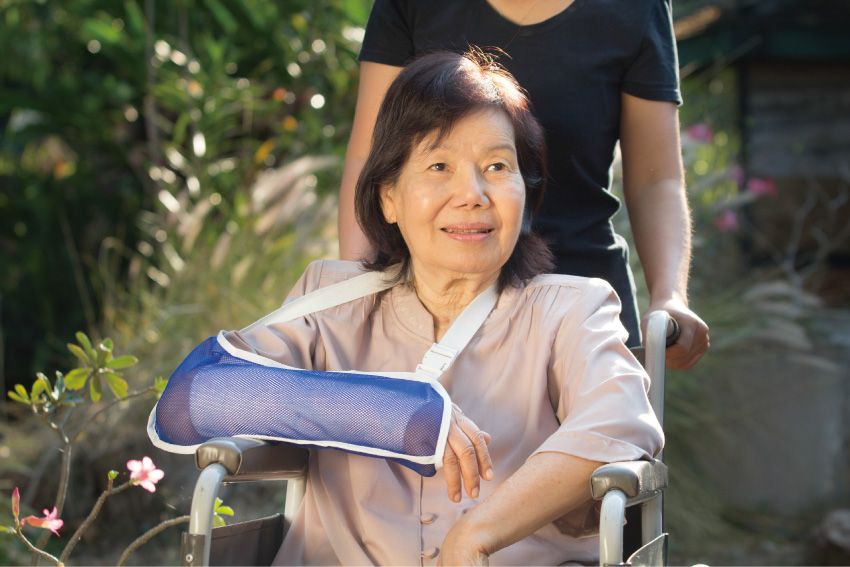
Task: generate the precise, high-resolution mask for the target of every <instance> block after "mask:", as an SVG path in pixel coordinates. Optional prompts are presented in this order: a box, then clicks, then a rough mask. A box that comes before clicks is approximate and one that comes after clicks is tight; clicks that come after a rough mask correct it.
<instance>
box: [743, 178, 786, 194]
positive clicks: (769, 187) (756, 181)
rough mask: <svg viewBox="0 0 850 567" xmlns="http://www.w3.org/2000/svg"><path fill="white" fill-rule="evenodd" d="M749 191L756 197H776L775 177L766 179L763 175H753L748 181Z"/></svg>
mask: <svg viewBox="0 0 850 567" xmlns="http://www.w3.org/2000/svg"><path fill="white" fill-rule="evenodd" d="M747 191H749V192H750V193H752V194H753V195H755V196H756V197H765V196H767V197H776V195H777V193H778V192H777V190H776V183H775V182H774V181H773V179H765V178H761V177H753V178H752V179H750V180H749V181H747Z"/></svg>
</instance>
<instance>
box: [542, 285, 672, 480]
mask: <svg viewBox="0 0 850 567" xmlns="http://www.w3.org/2000/svg"><path fill="white" fill-rule="evenodd" d="M576 309H582V310H583V311H584V313H582V314H580V315H579V316H577V317H568V318H565V319H564V323H563V324H562V326H561V328H560V329H559V331H558V334H557V336H556V338H555V342H554V344H553V349H552V358H551V362H550V369H549V372H550V376H549V384H550V388H549V394H550V400H551V401H552V404H553V408H555V413H556V415H557V417H558V421H559V422H560V424H561V425H560V427H559V428H558V430H557V431H555V432H554V433H553V434H552V435H550V436H549V438H548V439H546V440H545V441H544V442H543V444H542V445H541V446H540V447H539V448H538V449H537V450H536V451H535V454H536V453H542V452H559V453H567V454H570V455H574V456H577V457H581V458H583V459H587V460H591V461H600V462H604V463H610V462H616V461H628V460H636V459H646V458H649V457H651V456H653V455H655V454H657V453H658V452H659V451H660V450H661V447H662V446H663V444H664V434H663V432H662V430H661V426H660V424H659V423H658V420H657V419H656V417H655V413H654V412H653V411H652V406H651V405H650V403H649V399H648V398H647V394H646V392H647V390H648V388H649V377H648V376H647V374H646V372H645V371H644V369H643V367H642V366H641V365H640V363H639V362H638V361H637V360H636V359H635V357H634V356H633V355H632V354H631V352H630V351H629V349H628V347H626V345H625V344H624V341H625V338H626V336H627V334H626V330H625V329H624V328H623V326H622V324H621V323H620V319H619V313H620V300H619V298H618V297H617V295H616V293H615V292H614V290H613V289H612V288H611V286H610V285H609V284H608V283H606V282H604V281H602V280H591V281H590V283H589V284H588V286H587V289H586V290H585V291H584V293H583V295H582V298H581V300H580V301H579V302H578V303H577V306H576Z"/></svg>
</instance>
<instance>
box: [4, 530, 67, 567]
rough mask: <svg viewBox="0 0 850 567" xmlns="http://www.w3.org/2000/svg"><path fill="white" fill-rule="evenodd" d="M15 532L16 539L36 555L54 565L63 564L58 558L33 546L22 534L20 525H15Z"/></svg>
mask: <svg viewBox="0 0 850 567" xmlns="http://www.w3.org/2000/svg"><path fill="white" fill-rule="evenodd" d="M15 533H16V534H18V539H20V540H21V541H22V542H24V545H26V546H27V548H29V550H30V551H31V552H32V553H33V555H35V556H36V557H41V558H43V559H47V560H48V561H52V562H53V564H54V565H59V566H62V565H64V563H62V562H61V561H59V559H57V558H56V557H54V556H52V555H50V554H49V553H47V552H46V551H42V550H40V549H39V548H37V547H36V546H34V545H33V544H32V543H31V542H30V540H28V539H27V536H25V535H24V531H23V528H22V527H21V526H16V527H15ZM47 533H48V534H50V532H47Z"/></svg>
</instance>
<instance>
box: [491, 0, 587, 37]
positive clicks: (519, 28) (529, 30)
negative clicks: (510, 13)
mask: <svg viewBox="0 0 850 567" xmlns="http://www.w3.org/2000/svg"><path fill="white" fill-rule="evenodd" d="M480 2H481V4H482V6H481V7H482V9H483V10H484V12H485V13H487V14H488V15H489V16H490V17H491V18H492V19H493V20H495V21H497V22H499V24H500V25H502V26H503V27H505V28H507V29H509V30H511V31H512V32H513V33H515V34H516V35H517V36H528V35H533V34H535V33H539V32H543V31H546V30H548V29H550V28H553V27H555V26H557V25H559V24H560V23H561V22H563V21H564V20H565V19H567V18H569V17H570V15H571V14H572V13H573V12H575V10H576V9H577V8H578V7H579V5H581V4H583V3H584V0H573V3H572V4H570V5H569V6H567V7H566V8H564V9H563V10H561V11H560V12H558V13H557V14H555V15H554V16H552V17H550V18H548V19H546V20H543V21H542V22H537V23H536V24H529V25H517V24H516V22H514V21H512V20H509V19H508V18H506V17H505V16H503V15H502V14H501V13H500V12H499V11H498V10H497V9H496V8H494V7H493V5H492V4H490V2H488V0H480Z"/></svg>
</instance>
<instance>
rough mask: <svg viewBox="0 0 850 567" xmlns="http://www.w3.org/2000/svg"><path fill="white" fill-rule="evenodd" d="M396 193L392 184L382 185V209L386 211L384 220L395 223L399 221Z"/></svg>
mask: <svg viewBox="0 0 850 567" xmlns="http://www.w3.org/2000/svg"><path fill="white" fill-rule="evenodd" d="M394 193H395V192H394V191H393V186H392V185H382V186H381V211H382V212H383V213H384V220H385V221H387V222H388V223H389V224H395V223H397V222H398V217H397V215H396V207H395V200H394V197H395V194H394Z"/></svg>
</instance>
